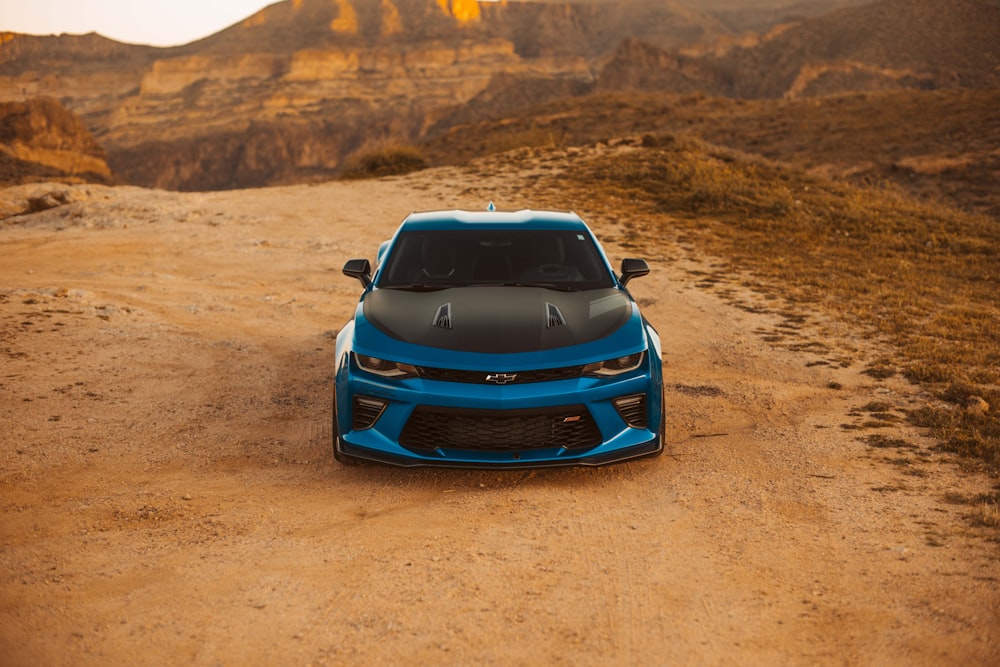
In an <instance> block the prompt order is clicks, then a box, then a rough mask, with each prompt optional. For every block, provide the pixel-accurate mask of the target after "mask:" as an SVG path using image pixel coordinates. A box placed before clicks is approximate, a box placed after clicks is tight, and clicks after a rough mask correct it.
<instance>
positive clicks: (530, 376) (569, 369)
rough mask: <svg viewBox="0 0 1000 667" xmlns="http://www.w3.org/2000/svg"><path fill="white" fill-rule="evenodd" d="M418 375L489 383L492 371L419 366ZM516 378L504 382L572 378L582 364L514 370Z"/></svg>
mask: <svg viewBox="0 0 1000 667" xmlns="http://www.w3.org/2000/svg"><path fill="white" fill-rule="evenodd" d="M417 372H418V373H419V374H420V377H422V378H424V379H425V380H441V381H443V382H464V383H467V384H490V383H489V382H487V380H486V376H487V375H491V374H493V371H461V370H456V369H453V368H430V367H427V366H421V367H420V368H418V369H417ZM510 375H516V376H517V377H516V379H514V380H512V381H510V382H506V383H504V384H527V383H529V382H552V381H555V380H572V379H574V378H578V377H581V376H582V375H583V366H566V367H564V368H542V369H539V370H533V371H514V372H511V373H510Z"/></svg>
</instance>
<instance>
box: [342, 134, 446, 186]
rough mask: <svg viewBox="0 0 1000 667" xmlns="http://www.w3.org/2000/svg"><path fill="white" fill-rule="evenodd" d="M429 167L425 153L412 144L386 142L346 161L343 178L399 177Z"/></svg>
mask: <svg viewBox="0 0 1000 667" xmlns="http://www.w3.org/2000/svg"><path fill="white" fill-rule="evenodd" d="M426 167H427V160H426V159H425V158H424V155H423V152H422V151H421V150H420V149H419V148H417V147H416V146H413V145H411V144H407V143H403V142H399V141H385V142H380V143H377V144H374V145H371V146H366V147H364V148H362V149H360V150H359V151H357V152H355V153H353V154H352V155H350V156H348V158H347V159H346V160H345V161H344V169H343V172H342V173H341V176H342V178H349V179H350V178H354V179H357V178H378V177H380V176H397V175H400V174H408V173H410V172H412V171H419V170H421V169H425V168H426Z"/></svg>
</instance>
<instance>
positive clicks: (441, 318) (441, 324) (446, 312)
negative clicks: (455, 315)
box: [431, 303, 451, 329]
mask: <svg viewBox="0 0 1000 667" xmlns="http://www.w3.org/2000/svg"><path fill="white" fill-rule="evenodd" d="M431 324H433V325H434V326H436V327H437V328H439V329H451V304H450V303H446V304H444V305H443V306H441V307H440V308H438V309H437V314H436V315H435V316H434V321H433V322H431Z"/></svg>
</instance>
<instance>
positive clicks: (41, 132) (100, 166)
mask: <svg viewBox="0 0 1000 667" xmlns="http://www.w3.org/2000/svg"><path fill="white" fill-rule="evenodd" d="M42 180H55V181H64V182H70V183H80V182H96V183H109V182H110V181H111V170H110V169H108V165H107V162H106V161H105V158H104V151H103V149H102V148H101V147H100V145H98V143H97V141H96V140H95V139H94V136H93V135H92V134H91V133H90V130H88V129H87V127H86V126H85V125H84V124H83V122H81V120H80V119H79V118H78V117H77V116H76V115H74V114H73V113H71V112H70V111H68V110H67V109H66V108H65V107H63V106H62V105H61V104H59V102H57V101H56V100H54V99H52V98H39V99H33V100H31V101H28V102H0V186H7V185H20V184H23V183H31V182H35V181H42Z"/></svg>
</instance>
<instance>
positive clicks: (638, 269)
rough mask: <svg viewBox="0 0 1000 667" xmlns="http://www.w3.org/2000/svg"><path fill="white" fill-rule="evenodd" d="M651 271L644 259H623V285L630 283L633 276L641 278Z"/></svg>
mask: <svg viewBox="0 0 1000 667" xmlns="http://www.w3.org/2000/svg"><path fill="white" fill-rule="evenodd" d="M648 273H649V264H647V263H646V260H644V259H623V260H622V277H621V283H622V287H624V286H625V285H626V284H628V281H630V280H632V279H633V278H639V277H641V276H644V275H647V274H648Z"/></svg>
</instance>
